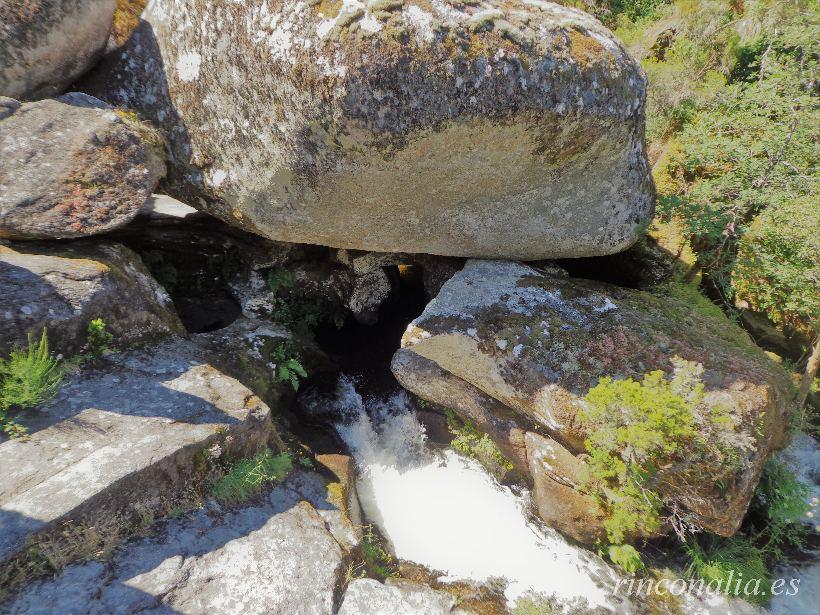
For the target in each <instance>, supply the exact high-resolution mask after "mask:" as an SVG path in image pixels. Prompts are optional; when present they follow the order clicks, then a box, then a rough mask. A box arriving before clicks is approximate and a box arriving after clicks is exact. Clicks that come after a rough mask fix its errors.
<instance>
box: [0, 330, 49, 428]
mask: <svg viewBox="0 0 820 615" xmlns="http://www.w3.org/2000/svg"><path fill="white" fill-rule="evenodd" d="M62 381H63V374H62V369H61V368H60V362H59V361H58V360H57V359H54V358H52V357H51V355H50V354H49V350H48V335H47V334H46V330H45V329H43V334H42V336H41V337H40V341H39V342H35V341H34V337H33V336H32V335H31V334H29V336H28V348H27V349H22V348H14V349H13V350H12V351H11V353H10V355H9V358H8V360H2V359H0V428H2V430H3V431H4V432H6V433H7V434H9V435H10V436H12V437H17V436H21V435H25V433H26V430H25V428H24V427H22V426H21V425H19V424H17V423H16V422H14V421H13V420H12V419H11V418H9V411H11V410H17V411H19V410H26V409H28V408H34V407H35V406H38V405H40V404H42V403H43V402H45V401H48V400H49V399H51V398H52V397H54V396H55V395H56V394H57V391H59V389H60V385H61V384H62Z"/></svg>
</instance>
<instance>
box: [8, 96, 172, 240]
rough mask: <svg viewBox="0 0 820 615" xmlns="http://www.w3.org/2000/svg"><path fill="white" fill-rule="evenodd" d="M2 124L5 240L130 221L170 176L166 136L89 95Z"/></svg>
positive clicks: (36, 107) (18, 113)
mask: <svg viewBox="0 0 820 615" xmlns="http://www.w3.org/2000/svg"><path fill="white" fill-rule="evenodd" d="M6 109H8V107H6ZM5 115H6V117H5V118H4V119H3V120H0V158H2V160H3V165H2V167H0V239H64V238H73V237H83V236H87V235H94V234H97V233H103V232H106V231H110V230H112V229H115V228H118V227H120V226H123V225H125V224H126V223H128V222H130V221H131V220H132V219H133V218H134V217H135V216H136V215H137V214H138V213H139V211H140V210H141V209H142V208H143V206H144V205H145V201H146V199H147V198H148V197H149V196H150V194H151V192H152V191H153V189H154V188H155V187H156V185H157V182H158V181H159V178H160V177H161V176H162V175H164V174H165V163H164V151H163V143H162V138H161V137H160V136H159V135H158V134H157V133H156V132H155V131H154V130H153V129H151V128H149V127H148V126H146V125H144V124H142V123H141V122H139V121H137V120H136V119H134V118H133V117H131V116H129V115H127V114H121V113H118V112H117V111H115V110H114V109H112V108H110V107H109V106H108V105H106V104H105V103H103V102H102V101H100V100H97V99H95V98H93V97H91V96H88V95H86V94H78V93H71V94H66V95H65V96H62V97H60V98H58V99H56V100H42V101H38V102H34V103H26V104H23V105H20V106H19V107H18V108H16V109H14V110H13V112H12V113H10V114H9V113H8V112H6V113H5Z"/></svg>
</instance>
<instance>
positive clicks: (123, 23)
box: [111, 0, 148, 45]
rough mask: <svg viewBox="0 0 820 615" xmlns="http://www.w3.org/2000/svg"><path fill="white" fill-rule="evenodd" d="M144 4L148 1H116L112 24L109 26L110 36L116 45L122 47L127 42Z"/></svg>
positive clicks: (137, 22) (138, 20)
mask: <svg viewBox="0 0 820 615" xmlns="http://www.w3.org/2000/svg"><path fill="white" fill-rule="evenodd" d="M146 4H148V0H117V10H116V11H114V24H113V25H112V26H111V36H112V37H114V41H115V42H116V43H117V45H122V44H123V43H124V42H125V41H127V40H128V37H129V36H131V33H132V32H133V31H134V30H135V29H136V27H137V25H138V24H139V22H140V15H142V11H143V10H144V9H145V5H146Z"/></svg>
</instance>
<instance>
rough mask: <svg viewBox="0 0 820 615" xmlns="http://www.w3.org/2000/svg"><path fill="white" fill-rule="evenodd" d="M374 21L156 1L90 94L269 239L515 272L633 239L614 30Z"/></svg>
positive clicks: (340, 8)
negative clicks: (149, 134)
mask: <svg viewBox="0 0 820 615" xmlns="http://www.w3.org/2000/svg"><path fill="white" fill-rule="evenodd" d="M379 6H380V3H378V2H376V3H370V4H368V5H366V3H363V2H359V1H358V0H353V1H351V2H346V3H341V4H340V3H333V2H332V3H327V2H322V3H316V2H301V1H298V0H287V1H285V2H270V1H269V0H253V1H251V2H239V3H237V2H229V3H226V2H218V1H213V0H208V1H205V2H202V1H201V0H184V1H171V0H158V1H155V2H152V3H150V5H149V6H148V8H147V10H146V11H145V13H144V14H143V18H144V19H145V23H143V24H142V25H141V26H140V27H139V28H138V29H137V30H136V31H135V33H134V35H133V36H132V37H131V39H130V40H129V41H128V43H126V45H125V46H124V48H123V49H121V50H119V51H118V52H117V53H116V54H114V55H113V56H112V57H111V58H109V61H108V62H107V63H106V65H105V66H104V67H102V68H101V69H100V70H99V71H96V72H95V74H94V75H92V76H91V77H90V78H89V80H88V82H87V83H86V84H84V86H83V87H84V88H85V89H87V90H88V91H90V92H92V93H94V94H95V95H97V96H100V97H102V98H105V99H106V100H109V101H110V102H112V103H115V104H118V105H124V106H127V107H130V108H134V109H137V110H139V111H140V112H141V113H142V114H143V115H144V116H145V117H146V118H150V119H151V120H152V121H153V122H155V123H156V124H157V125H158V126H161V127H162V130H163V131H164V133H165V135H166V137H167V138H168V141H169V145H170V153H171V160H170V167H171V168H170V172H169V184H170V186H171V188H172V190H173V193H174V194H175V195H177V196H180V197H181V198H182V197H184V198H183V200H186V201H187V202H190V203H191V204H193V205H195V206H196V207H200V208H202V209H203V210H205V211H208V212H210V213H213V214H214V215H216V216H218V217H220V218H222V219H223V220H225V221H227V222H230V223H231V224H235V225H238V226H241V227H242V228H244V229H246V230H248V231H251V232H255V233H259V234H262V235H264V236H267V237H269V238H271V239H276V240H280V241H288V242H302V243H313V244H321V245H330V246H334V247H342V248H353V249H362V250H371V251H381V252H395V251H404V252H410V253H431V254H440V255H453V256H479V257H502V258H520V259H538V258H547V257H577V256H590V255H595V254H608V253H613V252H617V251H620V250H622V249H624V248H626V247H628V246H629V245H631V244H632V243H633V242H634V241H635V239H636V238H637V237H638V234H639V230H640V229H641V225H642V223H644V222H646V221H647V220H649V219H650V218H651V216H652V208H653V196H654V189H653V186H652V180H651V177H650V173H649V166H648V163H647V159H646V153H645V146H644V104H645V94H646V78H645V76H644V74H643V72H642V70H641V68H640V66H639V64H638V63H637V62H636V61H635V60H633V59H632V58H631V57H629V55H628V54H627V52H626V50H625V48H624V47H623V45H622V44H621V43H620V42H618V41H617V40H616V39H615V38H614V36H613V35H612V33H611V32H610V31H609V30H607V29H606V28H604V27H603V26H602V25H601V24H600V23H599V22H598V21H596V20H595V19H594V18H592V17H591V16H589V15H587V14H585V13H583V12H581V11H577V10H575V9H571V8H566V7H562V6H559V5H557V4H553V3H549V2H543V1H541V0H526V1H525V2H522V3H516V4H513V5H509V4H508V3H506V2H502V1H500V0H481V1H479V2H474V3H472V2H471V3H433V4H429V3H423V4H417V3H413V2H411V1H410V0H407V1H405V2H397V3H392V4H391V5H390V6H389V7H386V8H384V7H382V8H379ZM260 66H264V67H265V70H262V71H260V70H259V67H260Z"/></svg>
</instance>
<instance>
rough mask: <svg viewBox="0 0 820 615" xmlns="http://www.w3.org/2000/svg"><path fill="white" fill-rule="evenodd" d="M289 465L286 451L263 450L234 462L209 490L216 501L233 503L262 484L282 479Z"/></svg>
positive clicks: (244, 497) (239, 500)
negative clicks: (275, 452)
mask: <svg viewBox="0 0 820 615" xmlns="http://www.w3.org/2000/svg"><path fill="white" fill-rule="evenodd" d="M292 468H293V462H292V461H291V458H290V454H289V453H280V454H279V455H274V454H273V453H272V452H271V451H270V449H265V451H263V452H261V453H259V454H258V455H256V456H255V457H250V458H248V459H242V460H240V461H237V462H236V463H235V464H234V465H233V467H231V468H230V470H229V471H228V472H227V473H226V474H225V475H224V476H222V478H220V479H219V480H218V481H217V482H216V484H215V485H214V486H213V489H212V491H211V493H212V495H213V496H214V497H215V498H216V499H217V500H219V501H220V502H223V503H225V504H237V503H239V502H242V501H244V500H247V499H248V498H249V497H251V496H252V495H256V494H257V493H259V492H260V491H262V487H264V486H265V484H267V483H271V482H273V481H281V480H284V478H285V477H286V476H287V475H288V473H289V472H290V471H291V469H292Z"/></svg>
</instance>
